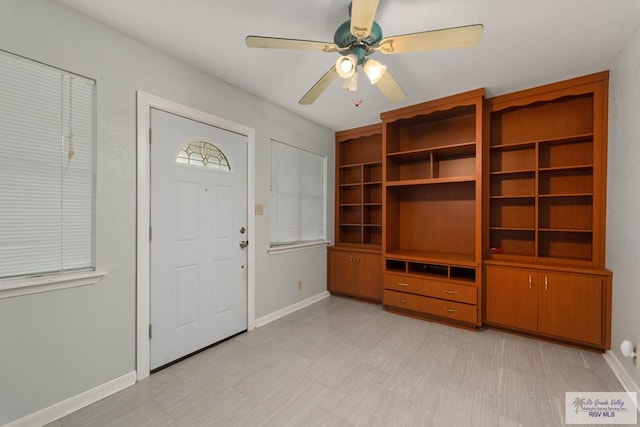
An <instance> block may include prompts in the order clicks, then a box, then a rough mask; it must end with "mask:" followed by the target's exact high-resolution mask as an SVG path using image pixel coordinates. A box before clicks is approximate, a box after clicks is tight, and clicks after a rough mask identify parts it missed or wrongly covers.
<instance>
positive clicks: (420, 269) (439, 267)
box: [385, 258, 476, 284]
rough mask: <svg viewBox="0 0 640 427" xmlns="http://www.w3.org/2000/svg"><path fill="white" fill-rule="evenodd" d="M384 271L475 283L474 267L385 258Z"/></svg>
mask: <svg viewBox="0 0 640 427" xmlns="http://www.w3.org/2000/svg"><path fill="white" fill-rule="evenodd" d="M385 271H387V272H389V273H402V274H410V275H414V276H418V277H424V278H434V279H440V280H454V281H458V282H465V283H468V284H475V283H476V267H474V266H461V265H452V264H451V263H439V262H430V261H408V260H404V259H402V260H401V259H395V258H387V259H386V260H385Z"/></svg>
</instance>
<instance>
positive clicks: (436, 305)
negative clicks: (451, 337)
mask: <svg viewBox="0 0 640 427" xmlns="http://www.w3.org/2000/svg"><path fill="white" fill-rule="evenodd" d="M382 303H383V305H385V306H390V307H397V308H401V309H403V310H411V311H416V312H419V313H424V314H430V315H433V316H438V317H445V318H448V319H454V320H459V321H461V322H466V323H473V324H475V323H476V319H477V313H478V312H477V307H476V306H475V305H467V304H461V303H457V302H451V301H445V300H441V299H436V298H429V297H424V296H420V295H413V294H408V293H403V292H396V291H391V290H388V289H385V290H384V293H383V296H382Z"/></svg>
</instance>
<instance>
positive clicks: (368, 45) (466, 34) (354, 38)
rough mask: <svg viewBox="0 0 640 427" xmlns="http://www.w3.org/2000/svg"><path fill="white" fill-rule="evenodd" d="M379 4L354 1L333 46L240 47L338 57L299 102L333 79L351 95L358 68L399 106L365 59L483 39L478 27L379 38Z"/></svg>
mask: <svg viewBox="0 0 640 427" xmlns="http://www.w3.org/2000/svg"><path fill="white" fill-rule="evenodd" d="M378 1H379V0H353V1H352V2H351V4H350V6H349V16H350V19H348V20H347V21H345V22H343V23H342V24H341V25H340V26H339V27H338V29H337V30H336V32H335V34H334V36H333V41H334V43H333V44H332V43H328V42H319V41H311V40H299V39H286V38H277V37H263V36H247V37H246V39H245V43H246V45H247V46H248V47H252V48H275V49H301V50H316V51H320V52H325V53H334V52H337V53H339V54H340V57H338V59H337V60H336V63H335V65H334V66H332V67H331V68H330V69H329V71H327V72H326V73H325V74H324V75H323V76H322V77H321V78H320V80H318V81H317V82H316V84H315V85H313V87H311V89H309V91H308V92H307V93H306V94H305V95H304V96H303V97H302V98H301V99H300V101H298V102H299V103H300V104H302V105H309V104H312V103H313V102H314V101H315V100H316V99H317V98H318V97H319V96H320V95H321V94H322V92H324V91H325V90H326V89H327V88H328V87H329V86H330V84H331V83H332V82H333V80H335V79H336V78H337V77H341V78H342V79H345V81H344V82H343V87H345V89H347V90H352V91H353V90H356V89H355V88H356V87H357V75H358V74H357V71H358V66H361V67H362V69H363V71H364V72H365V74H366V75H367V77H368V78H369V81H370V82H371V84H374V85H376V87H377V88H378V89H379V90H380V92H382V94H383V95H384V96H385V97H386V98H387V100H389V102H399V101H402V100H403V99H405V98H406V96H407V95H406V93H405V92H404V90H402V88H401V87H400V85H399V84H398V83H397V82H396V81H395V79H394V78H393V77H392V76H391V74H390V73H389V72H388V71H387V67H386V66H384V65H383V64H381V63H380V62H379V61H377V60H375V59H372V58H369V55H371V54H372V53H374V52H377V51H380V52H382V53H383V54H396V53H403V52H413V51H421V50H436V49H448V48H461V47H471V46H475V45H476V44H478V43H479V42H480V39H481V38H482V32H483V27H482V25H480V24H476V25H468V26H463V27H455V28H445V29H441V30H432V31H423V32H419V33H412V34H404V35H400V36H392V37H387V38H383V37H382V28H380V25H378V23H377V22H375V21H374V18H375V14H376V12H377V9H378Z"/></svg>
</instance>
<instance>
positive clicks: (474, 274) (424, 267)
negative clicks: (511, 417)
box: [381, 89, 484, 327]
mask: <svg viewBox="0 0 640 427" xmlns="http://www.w3.org/2000/svg"><path fill="white" fill-rule="evenodd" d="M483 96H484V91H483V90H481V89H480V90H476V91H472V92H467V93H464V94H460V95H456V96H452V97H448V98H443V99H440V100H436V101H431V102H426V103H423V104H419V105H415V106H411V107H407V108H403V109H399V110H395V111H390V112H387V113H383V114H381V118H382V121H383V142H384V144H383V147H384V152H383V177H384V180H383V181H384V186H383V187H384V188H383V206H384V210H383V212H384V213H383V224H384V237H383V253H384V257H385V264H384V275H385V280H384V293H383V304H384V305H385V306H386V308H387V309H388V310H391V311H395V312H399V313H404V314H409V315H413V316H420V317H425V318H433V319H436V320H440V321H446V322H451V323H460V324H463V325H465V326H470V327H477V326H479V325H480V324H481V315H480V313H481V310H480V307H481V302H480V299H479V298H478V295H479V293H478V292H479V289H481V274H479V267H480V264H481V256H480V241H481V239H480V237H481V229H480V227H481V221H480V200H481V190H482V183H481V177H482V175H481V170H480V169H481V165H482V150H481V146H482V117H483V115H482V111H483V110H482V108H483ZM462 296H464V297H462Z"/></svg>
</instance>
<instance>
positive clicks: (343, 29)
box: [333, 19, 382, 65]
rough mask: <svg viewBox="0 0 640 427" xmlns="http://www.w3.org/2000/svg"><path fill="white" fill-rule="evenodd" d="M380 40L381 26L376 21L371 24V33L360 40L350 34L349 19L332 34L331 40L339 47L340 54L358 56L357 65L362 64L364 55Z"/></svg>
mask: <svg viewBox="0 0 640 427" xmlns="http://www.w3.org/2000/svg"><path fill="white" fill-rule="evenodd" d="M380 40H382V28H380V25H378V23H377V22H375V21H374V22H373V24H372V25H371V33H370V34H369V35H368V36H367V37H365V38H364V39H362V40H358V39H357V38H356V37H355V36H354V35H353V34H351V20H350V19H349V20H347V21H345V22H343V23H342V24H341V25H340V26H339V27H338V29H337V30H336V33H335V34H334V36H333V42H334V43H335V44H336V45H338V46H339V47H341V48H347V49H345V50H342V51H340V54H341V55H350V54H354V55H355V56H356V57H357V58H358V65H362V64H363V63H364V61H365V59H366V57H367V56H368V55H369V54H370V53H371V51H370V48H371V47H375V46H377V45H378V43H379V42H380Z"/></svg>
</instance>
